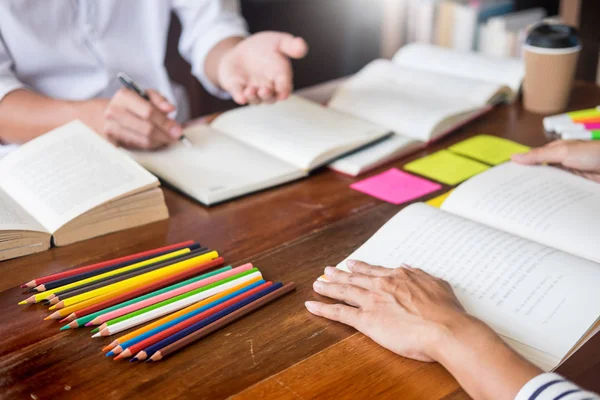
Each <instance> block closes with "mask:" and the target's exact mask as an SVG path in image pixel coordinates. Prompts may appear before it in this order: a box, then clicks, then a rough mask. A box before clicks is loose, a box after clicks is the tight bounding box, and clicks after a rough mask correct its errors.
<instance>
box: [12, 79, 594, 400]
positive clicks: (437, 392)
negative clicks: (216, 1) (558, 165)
mask: <svg viewBox="0 0 600 400" xmlns="http://www.w3.org/2000/svg"><path fill="white" fill-rule="evenodd" d="M597 104H600V88H598V87H596V86H594V85H591V84H583V83H578V84H577V85H576V88H575V90H574V93H573V96H572V101H571V105H570V109H581V108H586V107H591V106H595V105H597ZM480 133H487V134H492V135H498V136H502V137H506V138H509V139H512V140H516V141H518V142H521V143H524V144H527V145H531V146H536V145H540V144H543V143H544V142H545V141H546V138H545V136H544V133H543V130H542V124H541V117H540V116H537V115H534V114H530V113H528V112H525V111H523V110H522V108H521V106H520V105H513V106H500V107H498V108H496V109H495V110H493V111H492V112H490V113H489V114H488V115H486V116H484V117H482V118H480V119H478V120H476V121H474V122H472V123H470V124H469V125H468V126H466V127H464V128H463V129H461V130H460V131H458V132H456V133H455V134H453V135H451V136H450V137H448V138H446V139H444V140H442V141H441V142H439V143H437V144H435V145H433V146H431V147H430V148H428V149H427V150H424V151H421V152H419V153H416V154H414V155H412V156H410V157H407V158H405V159H403V160H400V161H397V162H393V163H390V164H388V165H386V166H383V167H381V168H379V169H378V170H377V171H375V172H381V171H383V170H385V169H387V168H390V167H391V166H395V167H401V166H402V164H403V163H405V162H407V161H410V160H413V159H415V158H418V157H421V156H423V155H425V154H428V153H431V152H433V151H436V150H438V149H440V148H442V147H446V146H448V145H449V144H452V143H455V142H458V141H460V140H463V139H465V138H467V137H469V136H471V135H474V134H480ZM371 174H372V173H370V174H367V176H370V175H371ZM355 180H357V179H354V178H350V177H346V176H343V175H339V174H336V173H334V172H332V171H329V170H326V169H322V170H320V171H317V172H316V173H314V175H313V176H311V177H310V178H308V179H304V180H301V181H298V182H295V183H292V184H289V185H285V186H281V187H279V188H275V189H272V190H267V191H264V192H261V193H258V194H254V195H251V196H247V197H245V198H241V199H237V200H235V201H231V202H228V203H225V204H222V205H218V206H215V207H213V208H208V209H207V208H205V207H202V206H200V205H198V204H196V203H194V202H192V201H190V200H189V199H187V198H184V197H182V196H181V195H179V194H177V193H175V192H173V191H170V190H165V192H166V198H167V204H168V206H169V210H170V212H171V218H170V219H169V220H168V221H164V222H160V223H155V224H152V225H149V226H145V227H141V228H137V229H132V230H128V231H125V232H120V233H116V234H112V235H108V236H105V237H101V238H97V239H93V240H89V241H86V242H83V243H78V244H75V245H71V246H67V247H64V248H55V249H52V250H50V251H47V252H44V253H40V254H37V255H33V256H29V257H25V258H21V259H16V260H10V261H6V262H3V263H1V264H0V273H1V275H0V310H2V312H1V313H2V314H1V315H2V318H1V320H0V398H2V399H8V398H11V399H13V398H16V399H57V398H74V399H84V398H92V397H93V398H103V399H126V398H142V397H143V398H148V399H150V398H160V399H161V400H164V399H171V398H182V397H183V398H194V399H201V398H204V399H220V398H228V397H233V398H239V399H256V398H275V399H310V398H315V399H324V398H343V397H347V398H373V397H376V396H379V397H381V398H402V399H412V398H415V399H436V398H444V399H462V398H467V396H466V394H465V393H464V392H463V391H462V390H461V389H460V387H459V386H458V384H457V383H456V381H455V380H454V379H453V378H452V376H450V375H449V374H448V373H447V372H446V371H445V370H444V369H443V368H441V367H440V366H439V365H437V364H427V363H420V362H416V361H412V360H408V359H405V358H401V357H398V356H395V355H394V354H392V353H390V352H388V351H386V350H384V349H382V348H380V347H378V346H376V345H375V344H373V342H371V341H370V340H369V339H368V338H366V337H364V336H362V335H361V334H358V333H356V331H355V330H353V329H351V328H348V327H346V326H343V325H341V324H338V323H333V322H329V321H326V320H324V319H320V318H317V317H314V316H312V315H311V314H309V313H308V312H307V311H306V310H305V308H304V301H306V300H308V299H318V298H319V296H318V295H316V294H315V293H314V292H313V291H312V283H313V281H314V280H315V278H316V277H318V276H319V275H320V274H321V273H322V271H323V268H324V267H325V266H327V265H335V264H336V263H338V262H339V261H340V260H342V259H343V258H344V257H346V256H347V255H348V254H349V253H350V252H352V251H353V250H354V249H355V248H357V247H358V246H360V245H361V244H362V243H363V242H364V241H365V240H366V239H367V238H368V237H369V236H371V235H372V234H373V233H374V232H375V231H376V230H377V229H378V228H379V227H380V226H381V225H382V224H383V223H384V222H385V221H387V220H388V219H389V218H390V217H392V216H393V215H394V214H395V213H397V212H398V211H399V210H400V209H401V208H402V207H403V206H395V205H391V204H388V203H384V202H382V201H379V200H376V199H374V198H371V197H369V196H366V195H364V194H362V193H359V192H356V191H353V190H351V189H349V187H348V185H349V184H350V183H352V182H354V181H355ZM444 189H447V188H444ZM442 192H443V191H440V192H438V193H436V194H434V195H437V194H440V193H442ZM434 195H432V196H430V197H433V196H434ZM187 239H195V240H198V241H200V242H201V243H202V244H204V245H206V246H210V247H212V248H214V249H217V250H219V251H220V252H221V253H222V254H223V255H224V256H225V258H226V261H227V262H228V263H231V264H233V265H238V264H241V263H244V262H253V263H254V264H255V266H257V267H259V268H260V269H261V271H262V272H263V274H264V276H265V277H266V278H267V279H270V280H281V281H283V282H289V281H294V282H296V283H297V284H298V288H297V290H296V292H294V293H292V294H290V295H288V296H286V297H284V298H282V299H281V300H279V301H277V302H276V303H273V304H271V305H269V306H267V307H266V308H264V309H261V310H259V311H258V312H256V313H255V314H253V315H251V316H249V317H247V318H245V319H243V320H241V321H238V322H236V323H234V324H233V325H230V326H229V327H227V328H225V329H224V330H222V331H220V332H217V333H215V334H213V335H212V336H209V337H208V338H206V339H204V340H203V341H201V342H198V343H195V344H194V345H192V346H190V347H188V348H187V349H185V350H184V351H181V352H179V353H177V354H176V355H173V356H171V357H169V358H167V359H166V360H164V361H162V362H160V363H156V364H137V365H132V364H129V363H127V362H115V361H112V360H111V359H109V358H106V357H104V356H103V355H102V353H101V352H100V349H101V348H102V347H103V346H104V345H106V344H108V343H109V342H110V341H111V340H112V339H91V338H90V334H89V330H88V329H78V330H72V331H63V332H61V331H59V330H58V327H59V325H58V324H57V323H56V322H49V321H43V317H45V316H46V315H47V311H46V310H45V309H43V308H42V307H41V306H17V302H18V301H20V300H22V299H23V298H24V297H25V296H24V295H23V294H22V289H20V288H19V287H18V286H19V285H20V284H21V283H23V282H26V281H29V280H30V279H32V278H34V277H39V276H44V275H47V274H50V273H54V272H57V271H61V270H65V269H68V268H71V267H74V266H77V265H81V264H86V263H91V262H96V261H99V260H106V259H111V258H114V257H118V256H122V255H126V254H130V253H134V252H138V251H142V250H146V249H150V248H155V247H159V246H163V245H166V244H170V243H175V242H179V241H183V240H187ZM558 371H559V372H560V373H562V374H564V375H566V376H567V377H569V378H571V379H573V380H575V382H577V383H579V384H581V385H584V386H586V387H587V388H589V389H592V390H595V391H600V336H597V337H595V338H594V339H592V340H591V341H590V342H588V343H587V344H586V345H585V346H584V347H583V348H582V349H580V350H579V351H578V352H577V353H576V354H575V355H574V356H573V357H572V358H571V359H569V360H568V361H567V362H566V363H565V364H564V365H562V366H561V367H560V368H559V369H558Z"/></svg>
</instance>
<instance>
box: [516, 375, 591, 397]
mask: <svg viewBox="0 0 600 400" xmlns="http://www.w3.org/2000/svg"><path fill="white" fill-rule="evenodd" d="M515 400H600V396H598V395H597V394H595V393H592V392H588V391H585V390H584V389H581V388H580V387H579V386H577V385H575V384H574V383H572V382H569V381H568V380H566V379H565V378H563V377H562V376H560V375H558V374H555V373H553V372H551V373H546V374H541V375H538V376H536V377H535V378H533V379H532V380H530V381H529V382H527V383H526V384H525V386H523V388H522V389H521V390H520V391H519V393H517V397H515Z"/></svg>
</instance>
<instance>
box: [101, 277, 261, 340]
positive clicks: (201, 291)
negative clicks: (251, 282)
mask: <svg viewBox="0 0 600 400" xmlns="http://www.w3.org/2000/svg"><path fill="white" fill-rule="evenodd" d="M256 273H258V274H260V271H259V270H258V269H256V268H252V269H248V270H246V271H242V272H239V273H237V274H235V275H233V276H229V277H227V278H223V279H221V280H219V281H217V282H213V283H211V284H208V285H205V286H203V287H200V288H197V289H194V290H191V291H189V292H186V293H183V294H180V295H178V296H175V297H172V298H170V299H167V300H163V301H161V302H160V303H156V304H153V305H151V306H148V307H144V308H142V309H140V310H137V311H133V312H130V313H128V314H125V315H122V316H120V317H117V318H114V319H111V320H108V321H106V322H104V323H103V324H102V325H100V327H99V328H98V330H99V331H100V330H102V329H104V328H106V327H108V326H111V325H116V324H119V323H122V322H124V321H125V320H128V319H131V318H136V317H138V316H140V315H142V314H146V313H149V312H153V311H154V310H156V309H160V308H164V307H167V306H169V305H170V304H172V303H177V302H183V301H184V300H185V301H186V302H187V303H188V304H192V303H194V302H196V301H200V300H204V299H205V298H207V297H209V296H210V295H211V294H210V293H213V294H216V293H220V292H222V291H223V290H226V289H227V287H224V289H221V290H216V289H215V288H219V287H221V286H223V285H224V284H227V283H228V282H231V281H235V280H236V279H240V278H242V277H244V276H247V275H251V274H256ZM215 290H216V291H215ZM190 298H194V299H195V300H190ZM188 304H184V305H183V307H187V305H188ZM181 308H182V307H179V308H177V309H181ZM92 333H94V331H92Z"/></svg>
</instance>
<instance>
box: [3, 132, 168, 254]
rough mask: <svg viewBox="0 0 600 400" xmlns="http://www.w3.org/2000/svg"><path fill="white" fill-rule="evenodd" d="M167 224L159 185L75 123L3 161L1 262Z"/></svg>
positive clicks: (111, 147)
mask: <svg viewBox="0 0 600 400" xmlns="http://www.w3.org/2000/svg"><path fill="white" fill-rule="evenodd" d="M166 218H168V211H167V207H166V205H165V201H164V197H163V193H162V190H161V189H160V187H159V182H158V179H156V177H154V176H153V175H152V174H150V173H149V172H147V171H145V170H144V169H143V168H142V167H140V166H139V165H138V164H136V163H135V162H134V161H133V160H131V159H130V158H129V157H127V155H125V154H123V153H122V152H120V151H119V150H117V149H116V148H114V147H113V146H112V145H111V144H110V143H108V142H106V141H105V140H104V139H102V138H100V137H99V136H98V135H97V134H96V133H94V131H92V130H91V129H90V128H88V127H87V126H85V125H84V124H83V123H81V122H79V121H75V122H71V123H69V124H67V125H64V126H62V127H60V128H57V129H55V130H53V131H51V132H49V133H47V134H45V135H43V136H40V137H39V138H37V139H34V140H32V141H30V142H29V143H27V144H25V145H23V146H21V147H20V148H19V149H17V150H15V151H14V152H12V153H10V154H8V155H7V156H6V157H4V158H3V159H2V160H0V260H6V259H9V258H14V257H19V256H23V255H26V254H31V253H36V252H40V251H43V250H47V249H48V248H50V246H51V245H52V242H53V243H54V245H56V246H62V245H67V244H70V243H74V242H78V241H81V240H85V239H89V238H91V237H95V236H100V235H103V234H106V233H109V232H115V231H119V230H122V229H127V228H132V227H134V226H139V225H143V224H147V223H150V222H154V221H158V220H162V219H166Z"/></svg>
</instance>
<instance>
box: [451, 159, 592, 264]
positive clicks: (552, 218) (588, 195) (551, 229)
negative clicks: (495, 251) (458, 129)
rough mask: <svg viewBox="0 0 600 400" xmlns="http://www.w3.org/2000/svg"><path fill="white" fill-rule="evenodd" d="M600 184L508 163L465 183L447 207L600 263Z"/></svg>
mask: <svg viewBox="0 0 600 400" xmlns="http://www.w3.org/2000/svg"><path fill="white" fill-rule="evenodd" d="M599 204H600V184H598V183H595V182H592V181H590V180H586V179H584V178H581V177H578V176H575V175H573V174H571V173H569V172H566V171H563V170H560V169H557V168H553V167H548V166H523V165H518V164H515V163H506V164H502V165H500V166H497V167H495V168H492V169H490V170H488V171H486V172H484V173H482V174H480V175H478V176H476V177H473V178H471V179H470V180H468V181H467V182H465V183H463V184H462V185H460V186H459V187H458V188H457V189H456V190H454V192H452V194H451V195H450V197H448V199H447V200H446V201H445V202H444V205H443V206H442V208H443V209H444V210H446V211H448V212H451V213H454V214H457V215H461V216H463V217H465V218H468V219H472V220H474V221H479V222H481V223H484V224H486V225H489V226H491V227H495V228H497V229H501V230H503V231H506V232H511V233H513V234H515V235H519V236H522V237H524V238H527V239H530V240H535V241H536V242H539V243H541V244H544V245H546V246H549V247H554V248H556V249H559V250H562V251H565V252H568V253H571V254H574V255H577V256H579V257H584V258H587V259H590V260H592V261H595V262H599V263H600V246H598V238H600V208H599V207H598V205H599Z"/></svg>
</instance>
